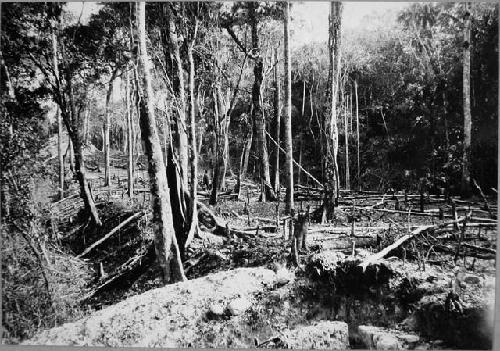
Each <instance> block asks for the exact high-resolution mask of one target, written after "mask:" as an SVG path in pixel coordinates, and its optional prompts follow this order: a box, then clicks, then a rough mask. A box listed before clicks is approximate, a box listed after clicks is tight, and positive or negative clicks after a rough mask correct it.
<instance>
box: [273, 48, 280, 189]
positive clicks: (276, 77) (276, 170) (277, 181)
mask: <svg viewBox="0 0 500 351" xmlns="http://www.w3.org/2000/svg"><path fill="white" fill-rule="evenodd" d="M274 57H275V61H276V62H275V65H274V118H275V125H276V136H275V138H276V143H277V144H278V145H276V151H275V157H274V177H273V180H274V182H273V186H274V191H275V192H276V194H278V193H279V192H280V188H281V185H280V149H279V144H280V134H281V133H280V132H281V86H280V78H279V72H278V67H279V65H278V62H279V59H278V57H279V56H278V48H276V49H275V50H274Z"/></svg>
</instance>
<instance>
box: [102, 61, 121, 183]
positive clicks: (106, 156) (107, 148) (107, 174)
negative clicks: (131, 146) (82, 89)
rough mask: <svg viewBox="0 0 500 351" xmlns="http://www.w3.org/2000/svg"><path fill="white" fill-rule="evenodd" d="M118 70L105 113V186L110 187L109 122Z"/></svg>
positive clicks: (110, 83)
mask: <svg viewBox="0 0 500 351" xmlns="http://www.w3.org/2000/svg"><path fill="white" fill-rule="evenodd" d="M117 71H118V69H117V68H116V69H115V70H114V71H113V74H112V76H111V79H110V80H109V83H108V91H107V93H106V109H105V113H104V140H103V142H104V186H109V183H110V178H111V175H110V169H109V144H110V140H109V127H110V121H109V114H110V106H109V104H110V101H111V96H112V94H113V82H114V80H115V77H116V74H117Z"/></svg>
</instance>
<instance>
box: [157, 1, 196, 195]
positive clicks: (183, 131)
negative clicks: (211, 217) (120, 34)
mask: <svg viewBox="0 0 500 351" xmlns="http://www.w3.org/2000/svg"><path fill="white" fill-rule="evenodd" d="M179 5H180V6H181V7H183V6H184V5H185V4H179ZM161 6H162V8H163V11H164V13H163V14H164V16H165V21H166V26H165V27H164V29H163V30H164V31H166V32H165V34H164V36H165V37H166V38H167V41H168V44H169V45H168V48H169V49H170V50H168V51H165V52H166V53H167V52H168V54H165V55H166V57H165V59H168V56H170V55H172V60H173V62H174V63H175V72H176V78H177V84H176V85H174V87H176V89H175V93H176V95H177V99H178V104H177V105H178V106H177V118H176V126H177V138H176V152H177V154H178V157H179V172H180V179H181V184H182V188H183V189H187V188H188V159H189V156H188V155H189V152H188V151H189V146H188V135H187V131H188V128H187V123H186V111H187V104H186V93H185V91H186V87H185V79H184V68H183V61H182V58H181V44H182V41H181V40H182V38H180V37H179V32H180V30H179V26H178V25H177V24H176V23H177V20H178V19H179V16H174V14H173V12H172V6H174V3H163V4H161ZM180 20H182V19H180ZM167 55H168V56H167Z"/></svg>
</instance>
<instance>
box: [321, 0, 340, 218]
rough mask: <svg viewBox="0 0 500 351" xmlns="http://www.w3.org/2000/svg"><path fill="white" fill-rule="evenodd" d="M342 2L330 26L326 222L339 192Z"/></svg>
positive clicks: (332, 8)
mask: <svg viewBox="0 0 500 351" xmlns="http://www.w3.org/2000/svg"><path fill="white" fill-rule="evenodd" d="M341 16H342V3H339V2H331V3H330V28H329V57H330V69H329V70H330V72H329V77H330V78H329V81H330V86H329V91H330V103H331V105H330V118H329V119H328V118H327V119H326V125H325V132H326V133H327V134H328V135H327V137H326V138H325V141H326V148H325V149H326V156H327V157H326V165H325V173H326V182H327V184H326V186H325V198H324V203H323V215H322V219H321V221H322V222H323V223H325V222H326V221H328V220H329V219H330V218H331V216H332V215H333V210H334V206H335V203H336V202H337V200H338V194H339V170H338V163H337V154H338V142H339V140H338V127H337V97H338V91H339V78H340V77H339V76H340V29H341Z"/></svg>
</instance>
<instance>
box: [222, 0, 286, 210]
mask: <svg viewBox="0 0 500 351" xmlns="http://www.w3.org/2000/svg"><path fill="white" fill-rule="evenodd" d="M231 11H232V12H231V13H230V14H228V13H223V14H222V16H221V25H222V27H223V28H225V29H226V30H227V32H228V34H229V35H230V36H231V38H233V40H234V42H235V43H236V44H237V45H238V47H239V49H240V50H241V51H242V52H243V53H245V54H246V55H248V57H249V58H250V59H252V60H253V62H254V69H253V75H254V81H253V85H252V98H251V100H252V105H251V116H252V121H253V123H254V126H255V133H254V135H253V141H254V145H255V149H256V158H257V160H258V170H259V178H260V182H261V196H260V200H261V201H267V200H269V201H274V200H276V194H275V193H274V191H273V189H272V187H271V182H270V180H271V176H270V171H269V154H268V151H267V145H266V140H267V138H266V130H265V127H266V123H265V116H264V113H263V109H262V103H261V101H262V83H263V80H264V58H263V56H262V52H261V46H260V37H259V22H260V20H261V18H265V17H268V18H269V17H271V18H273V17H274V18H276V17H278V14H279V13H280V12H281V11H280V10H278V8H277V7H276V6H274V5H272V4H268V3H266V4H264V3H258V2H253V1H251V2H241V3H235V5H234V6H233V7H232V10H231ZM242 14H243V15H242ZM242 22H244V23H248V25H249V26H250V38H251V39H250V49H248V48H247V46H246V42H242V41H241V40H240V39H239V38H238V36H237V34H236V32H235V30H234V26H235V25H238V24H242Z"/></svg>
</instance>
